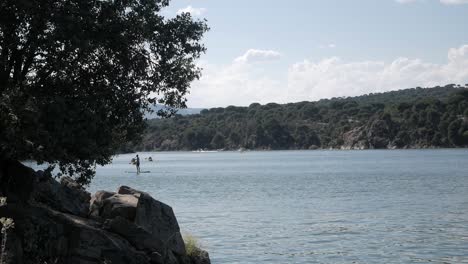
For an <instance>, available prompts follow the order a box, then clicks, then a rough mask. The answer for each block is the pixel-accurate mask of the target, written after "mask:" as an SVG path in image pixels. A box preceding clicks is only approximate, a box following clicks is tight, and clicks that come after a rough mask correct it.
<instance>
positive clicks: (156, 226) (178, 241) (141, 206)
mask: <svg viewBox="0 0 468 264" xmlns="http://www.w3.org/2000/svg"><path fill="white" fill-rule="evenodd" d="M135 224H137V225H139V226H141V227H142V228H144V229H145V230H146V231H148V232H149V233H151V234H152V235H153V236H156V237H158V238H160V239H161V240H162V241H163V242H164V243H165V244H166V246H167V247H168V248H169V249H170V250H172V251H173V252H174V253H176V254H178V255H185V254H186V251H185V244H184V240H183V239H182V235H181V234H180V228H179V224H178V223H177V219H176V217H175V215H174V212H173V210H172V208H171V207H170V206H169V205H166V204H164V203H162V202H160V201H157V200H155V199H153V198H152V197H151V196H149V195H148V194H145V193H141V195H140V198H139V199H138V206H137V208H136V216H135Z"/></svg>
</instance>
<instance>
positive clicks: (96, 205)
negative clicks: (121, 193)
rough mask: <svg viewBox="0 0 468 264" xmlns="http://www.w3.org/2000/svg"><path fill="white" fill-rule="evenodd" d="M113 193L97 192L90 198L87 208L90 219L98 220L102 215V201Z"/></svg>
mask: <svg viewBox="0 0 468 264" xmlns="http://www.w3.org/2000/svg"><path fill="white" fill-rule="evenodd" d="M114 194H115V193H113V192H108V191H97V192H96V193H95V194H94V195H93V196H92V197H91V201H90V207H89V216H90V217H91V218H95V219H96V218H100V216H101V214H102V208H103V205H104V201H105V200H106V199H107V198H109V197H111V196H112V195H114Z"/></svg>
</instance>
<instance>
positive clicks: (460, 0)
mask: <svg viewBox="0 0 468 264" xmlns="http://www.w3.org/2000/svg"><path fill="white" fill-rule="evenodd" d="M395 1H396V2H398V3H400V4H408V3H415V2H425V0H395ZM439 2H440V3H442V4H444V5H462V4H468V0H439Z"/></svg>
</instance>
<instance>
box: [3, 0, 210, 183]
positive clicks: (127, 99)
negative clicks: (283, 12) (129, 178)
mask: <svg viewBox="0 0 468 264" xmlns="http://www.w3.org/2000/svg"><path fill="white" fill-rule="evenodd" d="M168 4H169V0H142V1H137V0H114V1H109V0H102V1H95V0H3V1H1V2H0V161H1V160H7V159H16V160H25V159H33V160H36V161H38V162H40V163H42V162H47V163H49V164H51V165H59V167H60V168H61V171H62V172H63V173H66V174H69V175H75V176H76V178H77V180H78V181H79V182H80V183H82V184H87V183H89V181H90V180H91V178H92V176H93V175H94V170H93V168H94V166H95V165H96V164H100V165H103V164H106V163H109V162H110V160H111V156H112V155H113V153H114V152H115V150H116V149H117V148H118V147H119V146H121V145H123V144H124V143H125V142H128V141H131V140H135V139H138V138H139V137H140V132H141V131H142V129H143V127H144V119H143V112H144V111H150V109H149V107H150V106H151V105H153V104H156V103H158V104H162V105H166V106H168V107H171V108H169V109H173V108H172V107H174V108H175V107H176V108H183V107H185V102H186V98H185V95H186V94H187V91H188V89H189V86H190V82H191V81H193V80H195V79H198V78H199V76H200V69H199V68H197V67H196V65H195V60H196V59H198V58H199V56H200V55H201V54H202V53H203V52H204V51H205V47H204V45H203V44H202V43H201V38H202V36H203V34H204V33H205V32H206V31H207V30H208V27H207V25H206V21H202V20H195V19H194V18H192V17H191V15H190V14H189V13H183V14H180V15H177V16H176V17H174V18H165V17H164V16H162V15H161V10H162V8H164V7H166V6H168ZM158 114H159V115H161V116H169V115H171V114H173V110H167V111H159V112H158Z"/></svg>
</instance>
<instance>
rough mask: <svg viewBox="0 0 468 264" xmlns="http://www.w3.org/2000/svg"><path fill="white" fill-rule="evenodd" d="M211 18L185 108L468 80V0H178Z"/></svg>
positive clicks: (177, 7)
mask: <svg viewBox="0 0 468 264" xmlns="http://www.w3.org/2000/svg"><path fill="white" fill-rule="evenodd" d="M164 12H165V13H166V15H167V16H172V15H175V14H177V13H181V12H190V13H191V14H192V15H193V16H195V17H197V18H200V19H203V18H206V19H207V20H208V24H209V26H210V28H211V31H210V32H209V33H207V35H206V37H205V39H204V42H205V43H206V46H207V48H208V51H207V53H206V54H205V55H204V56H203V57H202V58H201V60H200V61H199V64H200V66H201V67H203V69H204V70H203V77H202V78H201V79H200V80H199V81H197V82H194V83H193V84H192V89H191V94H190V95H189V96H188V99H189V102H188V105H189V107H215V106H228V105H249V104H250V103H252V102H260V103H269V102H277V103H287V102H297V101H313V100H318V99H321V98H330V97H338V96H353V95H361V94H366V93H373V92H382V91H389V90H397V89H404V88H410V87H416V86H421V87H428V86H435V85H444V84H448V83H457V84H466V83H468V0H291V1H284V0H282V1H279V0H236V1H228V0H172V2H171V6H170V7H169V8H167V9H166V10H164Z"/></svg>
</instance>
